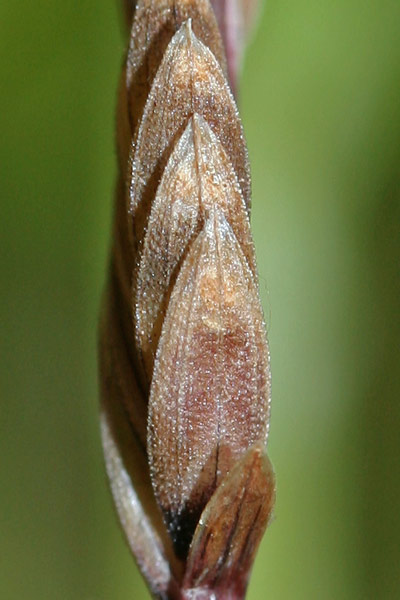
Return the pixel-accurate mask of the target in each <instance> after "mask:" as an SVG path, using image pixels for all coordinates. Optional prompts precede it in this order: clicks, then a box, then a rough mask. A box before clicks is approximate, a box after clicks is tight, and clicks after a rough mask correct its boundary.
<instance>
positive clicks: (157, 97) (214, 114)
mask: <svg viewBox="0 0 400 600" xmlns="http://www.w3.org/2000/svg"><path fill="white" fill-rule="evenodd" d="M193 113H197V114H199V115H201V116H203V117H204V119H205V120H206V121H207V122H208V123H209V125H210V127H211V129H212V130H213V132H214V133H215V135H216V136H217V137H218V138H219V140H220V142H221V144H222V146H223V147H224V149H225V151H226V153H227V154H228V156H229V158H230V160H231V162H232V165H233V168H234V171H235V173H236V175H237V177H238V181H239V185H240V188H241V190H242V193H243V197H244V199H245V202H246V205H247V206H249V204H250V188H251V186H250V172H249V164H248V155H247V148H246V144H245V141H244V136H243V130H242V126H241V123H240V119H239V115H238V112H237V108H236V105H235V102H234V99H233V96H232V94H231V92H230V90H229V86H228V85H227V83H226V78H225V76H224V74H223V72H222V70H221V67H220V66H219V64H218V62H217V61H216V59H215V58H214V56H213V54H212V53H211V51H210V50H209V49H208V48H207V47H206V46H205V45H204V44H203V43H202V42H201V41H200V40H198V39H197V38H196V36H195V35H194V33H193V31H192V26H191V22H190V20H189V21H187V22H186V23H184V24H183V25H182V27H181V28H180V30H179V31H178V32H177V33H176V34H175V36H174V37H173V38H172V40H171V41H170V43H169V45H168V47H167V49H166V51H165V54H164V57H163V59H162V61H161V64H160V67H159V69H158V71H157V75H156V77H155V78H154V81H153V84H152V87H151V90H150V94H149V97H148V99H147V102H146V105H145V108H144V112H143V117H142V120H141V123H140V126H139V129H138V134H137V138H136V142H135V146H134V153H133V155H132V163H131V171H130V175H129V179H130V182H131V183H130V189H129V193H130V213H131V215H132V221H133V229H134V238H135V242H136V246H135V247H136V248H137V247H138V246H139V245H140V242H141V240H142V238H143V232H144V229H145V225H146V222H147V218H148V212H149V205H150V202H151V201H152V200H153V198H154V195H155V191H156V189H157V186H158V184H159V181H160V178H161V174H162V172H163V171H164V169H165V166H166V163H167V160H168V157H169V155H170V154H171V152H172V149H173V147H174V145H175V143H176V141H177V139H178V138H179V137H180V135H181V134H182V133H183V130H184V128H185V126H186V123H187V120H188V119H189V118H190V116H191V115H192V114H193Z"/></svg>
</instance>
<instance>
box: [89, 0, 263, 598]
mask: <svg viewBox="0 0 400 600" xmlns="http://www.w3.org/2000/svg"><path fill="white" fill-rule="evenodd" d="M125 5H126V14H127V15H128V19H132V24H131V30H130V31H131V33H130V41H129V48H128V52H127V57H126V61H125V64H124V67H123V74H122V79H121V83H120V90H119V102H118V120H117V122H118V125H117V130H118V157H119V180H118V183H117V190H116V210H115V226H114V232H113V250H112V257H111V266H110V276H109V282H108V286H107V290H106V293H105V298H104V306H103V312H102V318H101V340H100V377H101V391H102V410H101V424H102V436H103V446H104V453H105V460H106V467H107V472H108V475H109V479H110V484H111V489H112V493H113V496H114V500H115V504H116V507H117V511H118V514H119V518H120V521H121V524H122V527H123V529H124V532H125V535H126V537H127V540H128V543H129V545H130V548H131V550H132V552H133V554H134V556H135V558H136V560H137V563H138V565H139V568H140V569H141V572H142V574H143V576H144V577H145V579H146V581H147V583H148V585H149V588H150V591H151V593H152V594H153V596H154V597H157V598H165V599H176V600H178V599H182V600H184V599H186V600H189V599H191V598H193V599H198V600H202V599H204V600H205V599H210V600H211V599H212V598H217V599H220V600H228V599H231V600H240V599H241V598H244V595H245V592H246V586H247V582H248V577H249V573H250V570H251V566H252V563H253V560H254V556H255V553H256V550H257V547H258V544H259V542H260V540H261V537H262V535H263V532H264V530H265V527H266V525H267V523H268V521H269V519H270V515H271V511H272V508H273V503H274V493H275V492H274V490H275V487H274V476H273V471H272V467H271V465H270V463H269V461H268V458H267V455H266V443H267V435H268V426H269V414H270V396H271V386H270V366H269V350H268V343H267V339H266V334H265V325H264V320H263V314H262V309H261V304H260V300H259V294H258V278H257V270H256V262H255V252H254V245H253V242H252V238H251V232H250V221H249V218H250V204H251V202H250V201H251V183H250V169H249V163H248V156H247V148H246V143H245V140H244V135H243V130H242V125H241V122H240V119H239V115H238V111H237V107H236V103H235V100H234V97H233V94H232V92H231V87H230V84H231V85H232V84H233V83H234V79H235V78H236V72H237V56H238V54H239V49H240V44H241V36H240V35H239V32H238V31H237V30H236V28H235V27H234V26H233V25H231V26H230V25H229V24H230V23H231V22H232V23H233V22H237V21H234V20H233V21H232V14H233V12H232V11H238V10H239V7H242V8H241V10H243V11H244V14H246V15H247V14H248V10H245V7H246V6H248V5H247V4H243V5H241V4H240V5H239V4H236V3H234V2H232V1H230V0H226V1H225V2H224V3H223V2H217V1H216V0H215V1H214V3H213V5H214V8H215V9H216V13H217V18H216V16H215V15H214V12H213V8H212V6H211V5H210V4H209V2H208V0H175V1H172V0H161V1H158V2H157V1H155V0H154V1H152V0H139V2H138V3H137V6H136V7H134V6H133V5H132V4H131V3H129V2H126V3H125ZM243 7H244V8H243ZM235 14H236V13H235ZM239 22H240V23H242V24H243V23H244V22H245V19H244V17H243V16H242V18H241V20H240V19H239ZM218 24H219V26H218ZM219 27H220V28H221V31H222V37H221V35H220V33H219ZM243 28H244V26H243ZM224 47H225V48H226V50H227V59H226V58H225V51H224ZM228 73H229V77H230V83H229V82H228V79H227V74H228Z"/></svg>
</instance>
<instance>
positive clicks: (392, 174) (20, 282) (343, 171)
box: [0, 0, 400, 600]
mask: <svg viewBox="0 0 400 600" xmlns="http://www.w3.org/2000/svg"><path fill="white" fill-rule="evenodd" d="M399 31H400V3H399V1H398V0H392V1H390V0H379V2H378V1H373V0H371V1H370V0H338V1H336V2H331V1H330V0H293V1H292V2H285V1H283V0H268V2H267V4H266V6H265V7H264V10H263V13H262V17H261V19H260V22H259V27H258V29H257V31H256V33H255V35H254V36H253V40H252V42H251V44H250V45H249V47H248V51H247V54H246V60H245V64H244V71H243V76H242V80H241V94H240V105H241V114H242V117H243V122H244V127H245V131H246V134H247V139H248V145H249V150H250V155H251V162H252V171H253V180H254V183H253V189H254V195H253V213H252V223H253V231H254V236H255V242H256V246H257V255H258V260H259V269H260V278H261V294H262V300H263V303H264V309H265V314H266V318H267V321H268V329H269V336H270V345H271V353H272V368H273V416H272V425H271V437H270V455H271V457H272V460H273V462H274V465H275V468H276V472H277V478H278V498H277V505H276V511H275V520H274V522H273V523H272V525H271V526H270V529H269V530H268V532H267V535H266V536H265V538H264V540H263V542H262V546H261V550H260V552H259V555H258V558H257V562H256V564H255V568H254V571H253V577H252V580H251V584H250V589H249V594H248V598H249V600H261V599H266V600H268V599H269V598H273V599H274V600H280V599H282V600H286V599H304V600H310V599H323V600H324V599H327V600H330V599H335V600H337V599H349V600H350V599H351V600H356V599H360V600H361V599H363V600H364V599H379V600H381V599H382V600H385V599H388V600H389V599H390V600H395V599H397V598H400V519H399V513H400V485H399V472H400V468H399V467H400V447H399V446H400V435H399V432H400V414H399V413H400V407H399V396H400V367H399V359H400V352H399V349H400V343H399V340H400V318H399V315H400V310H399V299H400V279H399V266H400V224H399V223H400V171H399V163H400V161H399V159H400V34H399ZM123 46H124V38H123V29H122V21H121V18H120V15H119V11H118V6H117V4H116V3H115V2H113V0H96V1H94V0H85V1H84V2H68V1H67V2H50V1H49V0H47V1H46V0H41V1H39V2H28V1H27V0H14V2H2V3H1V5H0V48H1V50H0V53H1V54H0V61H1V85H0V120H1V132H0V180H1V183H0V187H1V211H2V214H1V218H0V223H1V230H2V231H1V256H2V265H1V275H0V276H1V299H0V302H1V329H2V331H1V347H2V356H1V362H0V373H1V416H0V423H1V425H0V427H1V432H0V473H1V475H0V477H1V483H0V487H1V493H0V597H1V598H2V599H4V600H17V599H18V600H21V599H23V600H25V599H27V600H36V599H38V600H39V599H40V600H55V599H57V600H58V599H61V600H127V599H133V600H141V599H145V598H148V595H147V591H146V588H145V586H144V584H143V583H142V581H141V579H140V577H139V576H138V574H137V571H136V568H135V566H134V564H133V561H132V560H131V557H130V555H129V552H128V550H127V548H126V546H125V543H124V540H123V537H122V534H121V533H120V530H119V528H118V526H117V521H116V518H115V516H114V513H113V508H112V504H111V499H110V495H109V492H108V489H107V485H106V479H105V475H104V472H103V463H102V452H101V446H100V439H99V432H98V422H97V403H98V400H97V395H98V392H97V377H96V327H97V314H98V308H99V300H100V295H101V290H102V286H103V282H104V278H105V269H106V262H107V253H108V247H109V234H110V217H111V206H112V197H113V188H114V181H115V166H116V161H115V151H114V107H115V98H116V91H115V90H116V86H117V79H118V74H119V68H120V64H121V57H122V53H123Z"/></svg>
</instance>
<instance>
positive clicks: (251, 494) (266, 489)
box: [183, 443, 275, 598]
mask: <svg viewBox="0 0 400 600" xmlns="http://www.w3.org/2000/svg"><path fill="white" fill-rule="evenodd" d="M274 500H275V485H274V472H273V470H272V466H271V463H270V462H269V459H268V457H267V455H266V454H265V451H264V448H263V444H262V443H258V444H255V445H254V446H251V447H250V448H249V450H247V452H246V453H245V454H244V455H243V457H242V458H241V459H240V460H239V461H238V462H237V463H236V464H235V466H234V467H233V469H232V471H231V472H230V473H229V475H227V476H226V477H225V479H224V480H223V481H222V483H221V485H220V486H219V488H218V489H217V491H216V492H215V494H214V496H213V497H212V499H211V500H210V502H209V503H208V504H207V506H206V508H205V509H204V512H203V514H202V515H201V517H200V519H199V524H198V525H197V528H196V531H195V534H194V537H193V541H192V544H191V547H190V550H189V556H188V561H187V568H186V572H185V578H184V582H183V589H184V597H187V598H193V597H194V598H202V597H203V598H209V597H210V596H211V594H212V593H214V595H215V597H216V598H243V597H244V594H245V591H246V587H247V582H248V577H249V573H250V569H251V565H252V563H253V560H254V555H255V553H256V551H257V547H258V544H259V542H260V536H259V531H260V530H261V531H263V530H264V528H265V527H266V525H267V523H268V520H269V519H270V515H271V511H272V508H273V505H274ZM207 594H208V595H207Z"/></svg>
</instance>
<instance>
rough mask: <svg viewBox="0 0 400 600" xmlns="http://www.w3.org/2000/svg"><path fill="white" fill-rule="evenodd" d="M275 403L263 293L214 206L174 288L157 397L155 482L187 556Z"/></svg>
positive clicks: (152, 445) (153, 408)
mask: <svg viewBox="0 0 400 600" xmlns="http://www.w3.org/2000/svg"><path fill="white" fill-rule="evenodd" d="M227 374H229V376H228V377H227ZM268 404H269V366H268V348H267V344H266V339H265V333H264V323H263V319H262V313H261V308H260V306H259V301H258V295H257V291H256V289H255V287H254V282H253V278H252V274H251V271H250V269H249V266H248V264H247V261H246V259H245V257H244V255H243V252H242V250H241V248H240V246H239V244H238V242H237V239H236V237H235V235H234V233H233V231H232V229H231V227H230V225H229V223H228V222H227V220H226V219H225V217H224V216H223V215H222V214H221V213H220V212H219V211H218V209H217V208H214V209H213V211H212V213H211V215H210V217H209V219H208V220H207V222H206V224H205V226H204V229H203V231H202V232H201V233H200V235H199V236H198V238H197V240H196V241H195V242H194V243H193V245H192V248H191V250H190V253H189V254H188V256H187V258H186V260H185V261H184V264H183V265H182V267H181V269H180V272H179V275H178V279H177V281H176V284H175V287H174V289H173V292H172V295H171V299H170V302H169V306H168V311H167V314H166V317H165V321H164V324H163V330H162V335H161V339H160V344H159V347H158V351H157V360H156V364H155V369H154V376H153V382H152V386H151V391H150V404H149V438H148V452H149V462H150V469H151V474H152V481H153V485H154V489H155V493H156V497H157V499H158V501H159V503H160V506H161V507H162V509H163V511H164V513H165V514H166V515H167V519H168V524H169V527H170V530H171V534H172V537H173V541H174V543H175V544H177V545H179V551H180V552H182V551H183V552H186V550H187V545H188V543H189V542H190V540H191V537H192V535H193V530H194V527H195V526H196V523H197V521H198V518H199V516H200V513H201V511H202V509H203V507H204V506H205V505H206V503H207V501H208V500H209V498H210V496H211V495H212V493H213V492H214V490H215V488H216V487H217V486H218V484H219V482H220V480H221V478H222V477H223V476H224V475H225V474H226V473H227V472H228V471H229V469H230V468H231V467H232V465H233V464H234V463H235V461H236V460H237V459H238V458H239V457H240V455H241V454H242V453H243V452H244V451H245V450H246V449H247V448H248V447H249V446H251V445H252V444H253V443H255V442H256V441H260V440H261V441H262V442H263V443H265V441H266V434H267V420H266V418H265V416H266V414H267V413H268V410H269V409H268ZM182 520H184V521H185V522H186V530H187V531H186V535H187V539H184V536H183V535H182V528H183V524H182ZM190 525H192V527H193V529H191V528H190ZM177 532H180V533H179V535H178V534H177Z"/></svg>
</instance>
